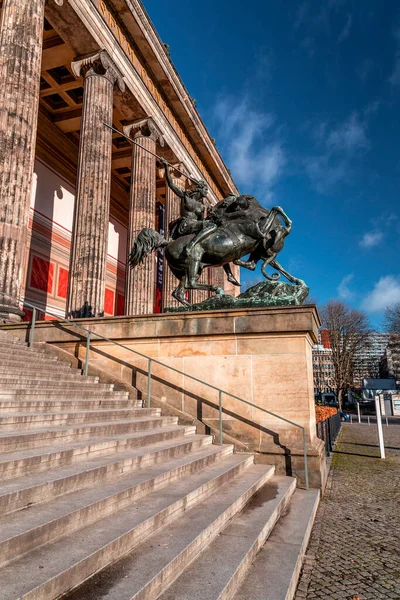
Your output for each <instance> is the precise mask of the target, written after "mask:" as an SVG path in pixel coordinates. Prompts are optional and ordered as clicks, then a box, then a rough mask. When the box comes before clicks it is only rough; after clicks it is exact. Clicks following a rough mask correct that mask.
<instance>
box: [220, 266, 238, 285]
mask: <svg viewBox="0 0 400 600" xmlns="http://www.w3.org/2000/svg"><path fill="white" fill-rule="evenodd" d="M223 269H224V271H225V273H226V274H227V279H228V281H229V283H233V285H237V286H239V287H240V283H239V282H238V281H237V279H236V278H235V276H234V274H233V273H232V271H231V265H230V264H229V263H228V264H226V265H224V266H223Z"/></svg>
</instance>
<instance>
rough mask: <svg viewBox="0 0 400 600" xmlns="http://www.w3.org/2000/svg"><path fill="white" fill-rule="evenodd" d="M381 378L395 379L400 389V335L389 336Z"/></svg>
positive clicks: (382, 361)
mask: <svg viewBox="0 0 400 600" xmlns="http://www.w3.org/2000/svg"><path fill="white" fill-rule="evenodd" d="M380 377H384V378H393V379H395V380H396V383H397V385H398V387H399V388H400V335H399V334H391V335H389V340H388V344H387V347H386V350H385V353H384V355H383V356H382V358H381V361H380Z"/></svg>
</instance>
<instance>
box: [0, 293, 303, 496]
mask: <svg viewBox="0 0 400 600" xmlns="http://www.w3.org/2000/svg"><path fill="white" fill-rule="evenodd" d="M0 297H3V298H8V299H9V300H13V301H15V302H18V303H19V304H22V305H23V306H27V307H29V308H32V309H33V312H32V319H31V321H30V330H29V341H28V345H29V347H32V346H33V344H34V339H35V327H36V321H37V313H43V314H44V315H46V314H47V315H49V316H51V317H53V318H54V319H55V320H57V321H60V322H62V323H67V325H69V327H75V328H76V329H80V330H82V331H84V332H85V334H86V353H85V361H84V366H83V374H84V375H85V376H87V375H88V372H89V352H90V343H91V341H93V338H94V337H96V338H98V339H100V340H103V341H105V342H109V343H111V344H114V345H115V346H119V347H120V348H124V350H128V351H129V352H132V353H133V354H135V355H136V356H140V357H141V358H144V359H146V360H147V364H148V369H147V408H150V404H151V381H152V365H153V364H156V365H160V366H162V367H164V368H166V369H169V370H170V371H173V372H174V373H178V374H180V375H183V376H184V377H188V378H189V379H191V380H192V381H196V382H197V383H200V384H202V385H205V386H206V387H208V388H209V389H213V390H216V391H217V392H218V425H219V443H220V444H222V443H223V430H222V414H223V406H222V396H223V395H225V396H229V397H230V398H234V399H235V400H239V402H242V403H243V404H246V405H247V406H251V407H252V408H255V409H257V410H261V411H262V412H264V413H267V414H268V415H271V416H273V417H275V418H277V419H280V420H281V421H284V422H285V423H289V424H290V425H293V426H294V427H297V428H298V429H300V430H301V432H302V436H303V456H304V480H305V487H306V489H307V490H308V488H309V482H308V461H307V437H306V430H305V427H303V426H302V425H299V424H298V423H295V422H294V421H290V420H289V419H286V418H285V417H282V416H280V415H277V414H275V413H273V412H271V411H270V410H267V409H266V408H262V407H261V406H257V404H254V403H253V402H249V401H248V400H244V398H239V396H235V395H234V394H231V393H230V392H227V391H226V390H223V389H221V388H219V387H217V386H215V385H212V384H211V383H207V381H204V380H203V379H199V378H198V377H194V376H193V375H189V374H188V373H184V372H183V371H180V370H179V369H175V367H171V366H169V365H166V364H165V363H163V362H161V361H159V360H156V359H155V358H151V357H150V356H147V355H146V354H142V353H141V352H138V351H137V350H132V348H129V347H128V346H125V345H124V344H121V343H119V342H116V341H115V340H112V339H110V338H107V337H105V336H104V335H101V334H100V333H96V332H95V331H92V330H91V329H88V328H87V327H84V326H83V325H79V324H78V323H75V322H74V321H72V320H69V319H65V318H63V317H59V316H58V315H55V314H52V313H51V312H49V311H48V310H46V309H42V308H39V307H37V306H35V305H34V304H31V303H30V302H27V301H26V300H22V299H21V298H15V297H13V296H10V295H8V294H6V293H4V292H0Z"/></svg>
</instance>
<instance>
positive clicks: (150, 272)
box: [124, 118, 164, 315]
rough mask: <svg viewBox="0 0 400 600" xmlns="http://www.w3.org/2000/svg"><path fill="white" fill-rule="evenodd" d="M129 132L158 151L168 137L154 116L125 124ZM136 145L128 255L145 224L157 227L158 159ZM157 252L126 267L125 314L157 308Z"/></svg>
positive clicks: (133, 154)
mask: <svg viewBox="0 0 400 600" xmlns="http://www.w3.org/2000/svg"><path fill="white" fill-rule="evenodd" d="M124 133H125V135H128V136H129V137H131V138H133V139H134V140H135V141H136V142H137V143H138V144H140V146H142V148H145V149H146V150H150V152H153V153H155V152H156V144H157V142H158V143H159V144H160V145H161V146H163V145H164V138H163V137H162V134H161V132H160V131H159V129H158V128H157V126H156V124H155V123H154V121H153V119H151V118H146V119H139V120H138V121H134V122H133V123H130V124H129V125H126V126H125V127H124ZM142 148H139V146H136V145H135V144H133V149H132V183H131V196H130V206H129V228H128V254H129V252H130V251H131V249H132V245H133V241H134V239H135V238H136V236H137V235H138V233H139V232H140V231H141V230H142V229H143V228H144V227H154V221H155V204H156V158H155V157H154V156H152V155H151V154H149V152H146V150H145V149H142ZM154 289H155V254H154V253H152V254H150V255H149V256H148V257H147V258H146V259H145V260H144V261H143V263H142V264H141V265H139V266H137V267H135V269H131V268H130V267H129V266H128V264H127V267H126V283H125V314H126V315H148V314H151V313H152V312H153V311H154Z"/></svg>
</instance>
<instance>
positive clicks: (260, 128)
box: [213, 97, 286, 194]
mask: <svg viewBox="0 0 400 600" xmlns="http://www.w3.org/2000/svg"><path fill="white" fill-rule="evenodd" d="M213 120H214V122H215V126H216V129H217V142H218V145H219V146H220V147H221V149H222V152H223V154H224V156H225V157H226V162H227V164H228V167H229V168H230V169H231V171H232V175H233V178H234V179H235V180H236V181H237V183H238V184H239V185H240V184H243V185H252V186H254V184H255V183H256V184H257V186H258V187H260V184H261V185H262V186H264V187H265V188H266V189H265V194H268V188H270V187H271V186H272V185H273V184H274V183H275V182H276V180H277V179H278V177H279V176H280V175H281V174H282V170H283V167H284V165H285V163H286V158H285V152H284V149H283V145H282V142H281V140H280V139H279V136H278V134H277V133H276V132H275V129H274V123H275V117H274V115H273V114H271V113H268V112H263V111H261V110H258V109H256V108H254V107H253V106H252V105H251V104H250V101H249V99H248V98H247V97H243V98H242V99H241V100H240V101H239V102H238V101H237V99H236V98H233V97H225V98H222V99H220V100H219V102H218V103H217V104H216V106H215V108H214V111H213Z"/></svg>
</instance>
